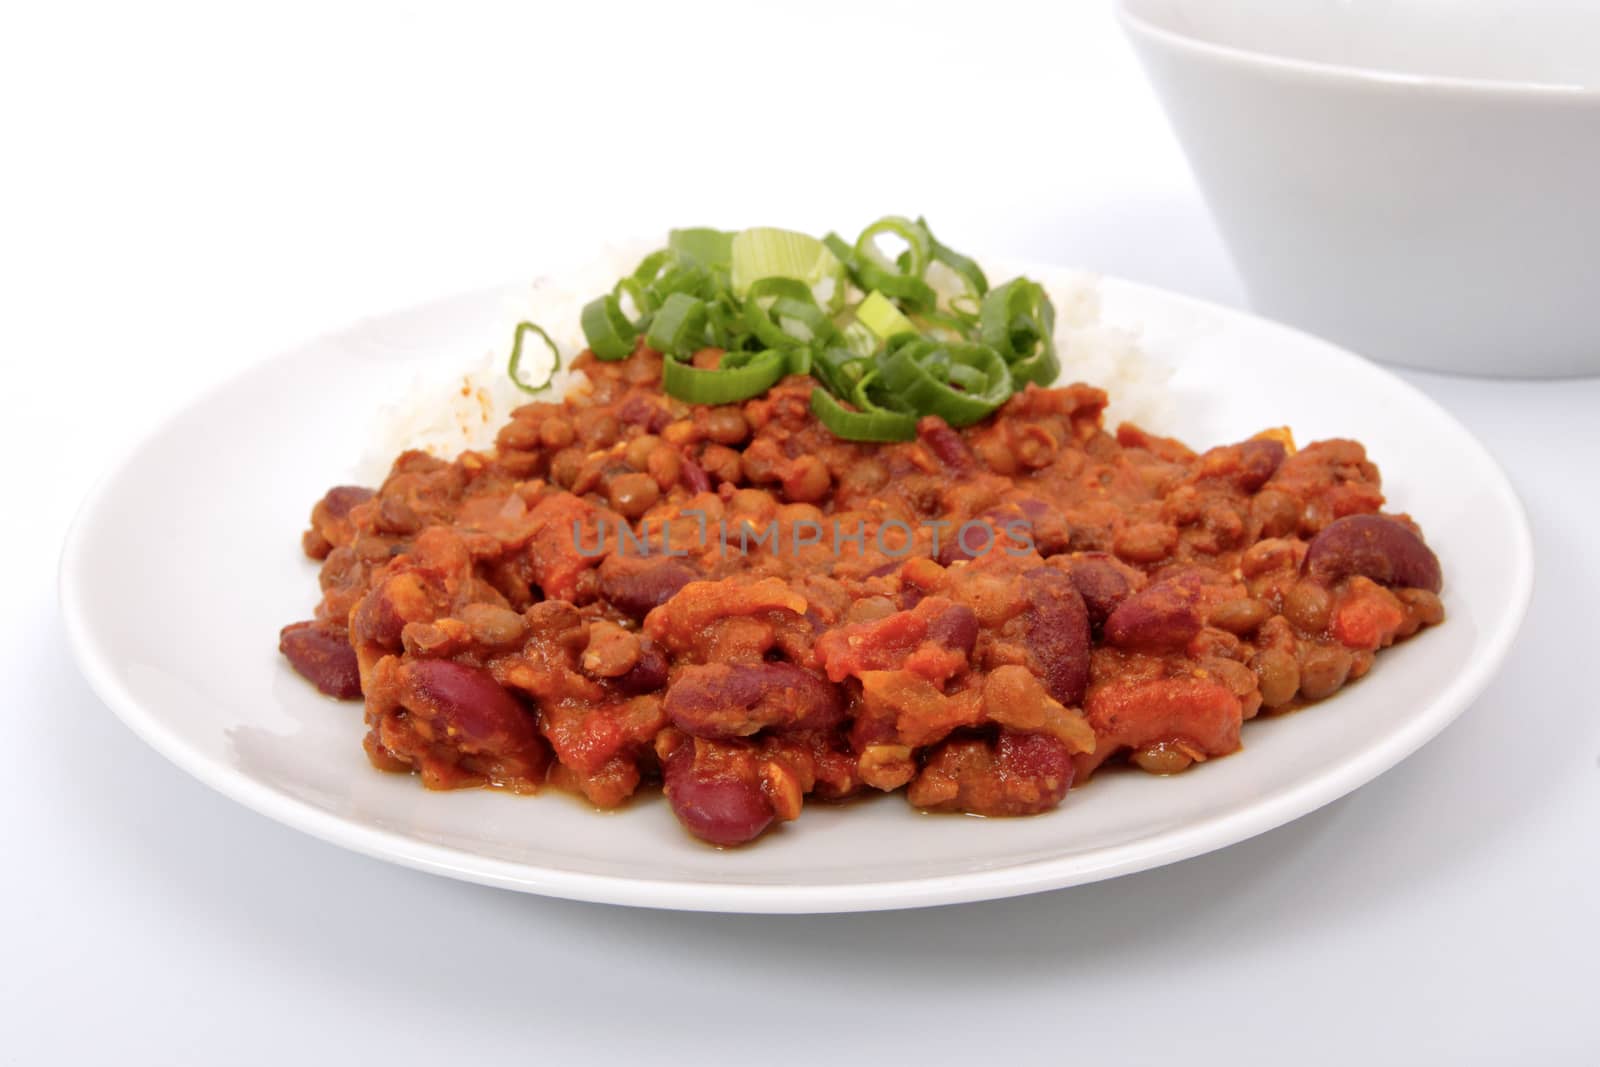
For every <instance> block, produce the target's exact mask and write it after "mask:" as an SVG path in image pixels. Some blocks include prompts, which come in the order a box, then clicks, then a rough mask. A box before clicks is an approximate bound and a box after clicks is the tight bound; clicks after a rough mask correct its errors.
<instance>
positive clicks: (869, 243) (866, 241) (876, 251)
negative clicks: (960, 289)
mask: <svg viewBox="0 0 1600 1067" xmlns="http://www.w3.org/2000/svg"><path fill="white" fill-rule="evenodd" d="M885 233H892V234H894V235H895V236H896V237H899V238H900V239H901V240H903V241H905V242H906V250H905V251H904V252H903V253H901V254H900V256H899V257H897V258H896V259H895V260H893V261H891V260H890V259H889V257H888V256H887V255H886V254H884V252H883V250H882V249H881V248H879V247H878V243H877V238H878V235H879V234H885ZM932 251H933V243H932V239H931V238H930V237H929V235H928V231H927V230H926V229H924V228H923V227H921V226H919V225H917V224H916V223H914V222H912V221H911V220H910V219H906V218H902V217H900V216H898V215H886V216H884V217H883V218H881V219H879V220H878V221H877V222H874V223H873V224H872V225H870V226H868V227H867V228H866V229H864V230H862V231H861V236H860V237H857V238H856V244H855V248H854V249H853V252H854V256H853V257H852V266H853V268H854V276H855V279H856V282H857V284H859V285H860V286H861V287H862V288H863V289H869V290H870V289H876V290H878V291H879V292H881V293H883V294H884V295H885V296H892V297H894V298H895V299H897V300H901V301H904V302H905V303H906V305H907V306H908V307H911V308H912V309H914V310H916V309H921V308H931V307H933V305H934V304H935V303H937V302H938V294H937V293H935V292H934V290H933V286H931V285H929V284H928V283H927V282H926V281H924V280H923V277H922V276H923V274H924V273H926V272H927V269H928V259H929V256H930V255H931V254H932Z"/></svg>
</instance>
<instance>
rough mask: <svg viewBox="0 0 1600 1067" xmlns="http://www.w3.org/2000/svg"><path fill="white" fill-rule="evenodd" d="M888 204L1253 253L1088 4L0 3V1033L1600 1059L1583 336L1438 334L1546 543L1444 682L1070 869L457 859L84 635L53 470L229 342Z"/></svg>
mask: <svg viewBox="0 0 1600 1067" xmlns="http://www.w3.org/2000/svg"><path fill="white" fill-rule="evenodd" d="M890 211H902V212H906V213H916V212H922V213H925V214H927V215H928V216H929V217H930V218H931V219H933V220H934V221H935V222H936V223H937V225H938V229H939V232H940V233H941V235H942V236H944V237H945V239H946V240H948V241H949V242H950V243H952V244H954V245H956V246H957V247H964V248H965V247H970V248H974V249H982V250H984V251H986V252H990V253H993V254H997V255H1016V256H1026V257H1032V258H1036V259H1043V260H1054V261H1060V262H1067V263H1073V264H1083V265H1088V266H1093V267H1096V268H1099V269H1102V270H1105V271H1107V272H1111V273H1119V274H1123V275H1126V276H1129V277H1132V278H1135V279H1139V280H1144V281H1151V282H1155V283H1157V284H1161V285H1165V286H1168V287H1170V288H1173V289H1177V290H1180V291H1183V292H1188V293H1193V294H1196V295H1200V296H1204V297H1208V298H1212V299H1216V300H1220V301H1222V302H1224V303H1231V304H1239V303H1242V302H1243V300H1244V293H1243V290H1242V288H1241V287H1240V285H1239V282H1238V280H1237V279H1236V277H1235V276H1234V274H1233V273H1232V271H1231V268H1230V267H1229V265H1228V262H1227V258H1226V254H1225V252H1224V250H1223V248H1222V246H1221V244H1220V243H1219V240H1218V237H1217V235H1216V233H1215V232H1214V230H1213V229H1212V227H1211V225H1210V223H1209V221H1208V220H1207V217H1206V215H1205V212H1204V208H1203V205H1202V203H1201V201H1200V199H1199V197H1198V194H1197V192H1196V191H1195V189H1194V187H1193V184H1192V180H1191V178H1190V176H1189V173H1188V171H1187V169H1186V167H1185V165H1184V162H1183V159H1182V156H1181V154H1180V153H1179V151H1178V149H1177V146H1176V144H1175V143H1174V142H1173V140H1172V138H1171V136H1170V134H1169V133H1168V130H1167V128H1166V125H1165V123H1164V122H1163V120H1162V117H1161V114H1160V111H1159V109H1158V107H1157V105H1156V103H1155V101H1154V99H1153V98H1152V96H1151V95H1150V93H1149V92H1148V90H1147V89H1146V87H1145V86H1144V84H1143V81H1142V79H1141V77H1140V74H1139V71H1138V68H1137V66H1136V65H1135V63H1134V61H1133V59H1132V57H1131V55H1130V54H1129V52H1128V50H1127V48H1126V46H1125V44H1124V42H1123V40H1122V38H1121V36H1120V34H1119V33H1118V32H1117V30H1116V27H1115V25H1114V23H1113V21H1112V18H1111V16H1110V12H1109V11H1108V10H1107V7H1106V5H1103V4H1101V3H1098V2H1095V3H1089V2H1074V3H1067V2H1057V3H1053V4H1049V5H1039V6H1037V7H1029V6H1026V5H1022V4H1017V3H1009V2H995V0H991V2H987V3H982V4H976V3H968V4H939V5H933V4H918V5H910V4H903V5H893V6H890V5H882V6H876V7H867V6H866V5H839V6H832V5H827V4H818V3H808V4H803V5H802V4H785V5H770V6H768V5H755V4H748V5H732V4H730V5H726V6H720V7H719V6H712V5H700V4H690V3H655V4H650V5H641V6H638V7H634V6H631V5H629V6H624V5H621V4H612V3H605V4H600V3H596V4H593V5H586V6H584V7H583V8H582V10H581V11H580V10H578V9H577V6H576V5H573V6H570V7H569V6H563V7H562V8H561V9H559V10H551V11H541V10H538V9H537V8H536V7H535V6H534V5H532V4H522V5H516V6H515V7H511V6H509V5H508V6H507V7H504V8H493V9H480V8H477V7H475V6H469V5H449V10H448V11H447V10H446V5H439V6H438V7H436V8H423V7H421V6H418V5H412V4H401V3H382V4H379V3H373V4H366V5H361V6H352V5H343V4H326V3H317V4H299V3H282V2H280V3H273V4H260V5H251V6H249V7H246V6H244V5H224V4H215V3H212V4H204V5H202V4H195V5H192V6H190V5H175V4H169V3H140V4H119V5H114V6H113V5H107V6H104V7H90V6H85V5H78V4H55V5H43V4H40V5H33V6H32V7H31V8H30V9H29V10H26V11H23V10H17V9H16V8H15V7H7V9H6V13H4V14H0V331H3V335H0V368H3V370H0V444H3V446H4V450H5V452H4V454H5V459H4V462H5V464H6V467H5V474H4V500H5V503H4V512H3V516H4V518H3V522H0V542H3V544H0V549H3V554H0V560H3V563H4V586H3V587H4V590H5V594H6V596H5V606H4V609H3V613H0V626H3V629H0V684H3V686H4V688H3V690H0V691H3V694H4V695H3V697H0V709H3V712H4V715H5V718H4V726H5V733H6V739H5V744H4V746H3V749H0V751H3V755H0V847H3V851H0V855H3V856H4V860H3V863H0V964H3V965H0V1062H6V1063H13V1062H14V1063H18V1064H30V1065H31V1064H37V1063H56V1062H59V1063H106V1062H115V1063H118V1064H144V1063H150V1064H164V1065H165V1064H174V1063H190V1062H193V1063H263V1064H265V1063H284V1062H353V1058H354V1057H362V1058H363V1062H364V1061H365V1059H366V1058H369V1057H370V1059H372V1060H374V1061H376V1060H378V1059H380V1057H381V1058H382V1060H383V1061H385V1062H390V1063H403V1062H411V1061H417V1062H423V1061H427V1062H450V1063H456V1062H468V1061H477V1062H516V1063H521V1062H527V1063H541V1062H543V1063H570V1062H575V1061H577V1058H578V1057H579V1056H600V1057H607V1058H609V1057H612V1056H629V1057H639V1058H641V1059H643V1058H646V1057H648V1058H650V1059H651V1060H658V1061H662V1062H688V1061H691V1060H694V1061H701V1062H704V1061H711V1062H720V1061H725V1060H730V1059H734V1058H737V1059H739V1060H741V1061H746V1062H752V1063H762V1064H769V1063H771V1064H775V1063H784V1062H806V1063H812V1064H816V1063H841V1062H867V1061H878V1062H890V1061H891V1058H892V1061H893V1062H904V1061H905V1060H906V1058H907V1057H916V1059H917V1060H922V1059H931V1060H934V1061H939V1060H949V1061H969V1062H993V1061H995V1060H997V1059H998V1058H999V1057H1001V1056H1005V1055H1013V1054H1021V1055H1024V1056H1026V1057H1027V1059H1028V1061H1029V1062H1113V1063H1116V1062H1128V1061H1149V1062H1161V1063H1173V1062H1183V1063H1187V1064H1204V1063H1237V1062H1240V1061H1246V1062H1250V1061H1264V1062H1273V1063H1295V1062H1301V1063H1324V1062H1326V1063H1340V1064H1344V1063H1348V1062H1351V1061H1352V1060H1358V1061H1360V1062H1395V1063H1442V1062H1451V1063H1463V1062H1485V1063H1494V1062H1511V1061H1520V1062H1535V1061H1536V1060H1537V1061H1538V1062H1546V1063H1563V1062H1570V1063H1583V1062H1590V1063H1592V1062H1595V1060H1596V1057H1597V1056H1600V1036H1597V1024H1596V1019H1595V1007H1596V1001H1597V991H1600V964H1597V958H1600V902H1597V901H1600V898H1597V894H1596V879H1597V877H1600V716H1597V715H1596V711H1597V707H1596V703H1597V702H1596V700H1595V697H1594V693H1595V682H1594V677H1595V676H1594V674H1593V673H1592V672H1593V671H1594V669H1595V663H1596V650H1595V647H1594V641H1595V636H1596V627H1595V623H1594V615H1595V612H1596V611H1597V610H1600V608H1597V605H1600V567H1597V565H1596V563H1595V562H1594V560H1593V558H1592V556H1591V555H1590V554H1589V546H1590V545H1591V544H1592V543H1593V540H1594V535H1593V533H1592V532H1591V531H1592V530H1593V528H1594V527H1595V526H1596V524H1597V523H1600V507H1597V505H1596V504H1595V501H1594V494H1595V492H1596V489H1597V488H1600V487H1597V485H1596V476H1595V469H1596V460H1600V431H1597V429H1596V423H1595V412H1596V410H1597V405H1600V380H1590V381H1585V382H1567V383H1546V384H1507V383H1495V382H1486V381H1470V380H1461V379H1450V378H1444V377H1437V376H1428V375H1420V374H1411V375H1408V377H1409V378H1410V379H1411V380H1412V381H1414V382H1417V383H1418V384H1419V385H1421V386H1422V387H1423V388H1424V389H1426V390H1427V391H1428V392H1430V393H1431V394H1432V395H1433V396H1435V397H1436V398H1438V399H1439V400H1440V401H1442V402H1443V403H1444V404H1445V405H1446V406H1447V407H1449V408H1450V409H1451V410H1452V411H1454V412H1455V413H1456V414H1457V415H1458V416H1459V417H1460V418H1461V419H1462V420H1463V421H1464V422H1465V423H1466V424H1467V425H1468V426H1469V427H1470V428H1472V429H1473V430H1474V431H1475V432H1476V433H1478V434H1479V435H1481V437H1482V438H1483V440H1484V441H1485V442H1486V443H1487V444H1488V446H1489V447H1490V448H1491V450H1493V451H1494V452H1495V453H1496V454H1497V455H1498V456H1499V457H1500V459H1501V461H1502V462H1503V463H1504V464H1505V465H1506V467H1507V468H1508V470H1509V471H1510V474H1511V476H1512V479H1513V481H1514V482H1515V483H1516V484H1517V486H1518V488H1519V490H1520V491H1521V493H1522V494H1523V496H1524V499H1525V501H1526V503H1527V506H1528V510H1529V513H1530V516H1531V518H1532V522H1533V526H1534V533H1535V539H1536V542H1537V550H1538V553H1539V567H1540V575H1539V587H1538V590H1537V593H1536V596H1535V600H1534V605H1533V609H1532V614H1531V615H1530V617H1529V620H1528V623H1527V625H1526V628H1525V629H1524V631H1523V635H1522V638H1521V640H1520V642H1519V644H1518V647H1517V648H1516V650H1515V651H1514V653H1513V655H1512V658H1511V660H1510V661H1509V663H1508V664H1507V665H1506V667H1505V669H1504V671H1503V672H1502V674H1501V675H1500V677H1499V678H1498V680H1497V681H1496V682H1495V683H1494V684H1493V685H1492V686H1491V687H1490V689H1489V690H1488V692H1487V693H1486V694H1485V696H1484V697H1483V698H1482V699H1481V700H1480V701H1479V702H1478V704H1477V705H1476V706H1475V707H1474V708H1472V709H1471V710H1470V711H1469V712H1468V713H1467V714H1466V715H1465V716H1464V717H1463V718H1462V719H1461V720H1460V722H1459V723H1458V724H1457V725H1455V726H1454V727H1452V728H1451V729H1450V730H1448V731H1447V732H1446V733H1445V734H1444V735H1443V736H1442V737H1440V738H1439V739H1438V740H1437V741H1435V742H1434V743H1433V744H1431V745H1429V746H1428V747H1427V748H1426V749H1424V750H1423V751H1422V752H1421V753H1419V754H1418V755H1416V756H1415V757H1413V758H1412V759H1410V760H1409V761H1407V762H1406V763H1405V764H1403V765H1402V766H1401V767H1399V768H1398V769H1396V770H1394V771H1392V772H1390V773H1389V774H1387V775H1385V776H1384V777H1383V778H1381V779H1379V780H1378V781H1377V782H1375V783H1373V784H1372V785H1370V786H1368V787H1366V788H1364V789H1362V790H1360V791H1359V792H1358V793H1357V794H1355V795H1353V796H1351V797H1349V798H1347V799H1345V800H1343V801H1340V802H1338V803H1335V804H1333V805H1331V806H1330V807H1328V808H1326V809H1324V810H1322V811H1320V812H1317V813H1316V814H1313V815H1311V816H1309V817H1307V818H1305V819H1302V820H1300V821H1299V822H1297V823H1294V824H1292V825H1290V826H1288V827H1285V828H1283V829H1280V830H1277V831H1275V832H1273V833H1270V834H1267V835H1265V836H1263V837H1260V838H1257V839H1255V840H1253V841H1250V842H1247V843H1244V844H1241V845H1238V846H1235V847H1233V848H1231V849H1227V850H1225V851H1223V852H1221V853H1217V854H1213V855H1210V856H1206V857H1202V858H1200V859H1196V860H1192V861H1189V862H1187V863H1183V864H1179V865H1177V866H1174V867H1170V868H1167V869H1163V870H1158V871H1153V872H1149V873H1146V874H1141V875H1136V876H1132V877H1128V878H1123V879H1120V880H1117V881H1113V882H1109V883H1102V884H1099V885H1094V886H1088V887H1084V888H1078V889H1073V890H1067V891H1063V892H1058V893H1052V894H1046V895H1041V896H1036V897H1031V898H1025V899H1019V900H1012V901H1004V902H997V903H993V904H980V905H963V906H959V907H951V908H944V909H936V910H928V911H922V912H908V913H898V914H880V915H865V916H853V917H806V918H759V917H726V916H714V915H677V914H669V913H654V912H643V911H626V910H622V909H615V908H607V907H601V906H591V905H580V904H571V903H565V902H560V901H550V900H541V899H537V898H532V897H522V896H517V895H514V894H510V893H505V892H499V891H495V890H489V889H483V888H478V887H474V886H468V885H461V884H455V883H452V882H447V881H443V880H439V879H435V878H431V877H428V876H425V875H422V874H417V873H413V872H410V871H405V870H401V869H398V868H393V867H389V866H385V865H383V864H381V863H378V862H376V861H373V860H368V859H365V858H362V857H358V856H355V855H352V854H348V853H344V852H341V851H339V850H337V849H335V848H333V847H331V846H329V845H325V844H322V843H319V842H317V841H313V840H311V839H309V838H306V837H303V836H300V835H298V834H296V833H294V832H293V831H290V830H288V829H285V828H283V827H280V826H278V825H276V824H273V823H270V822H268V821H266V820H265V819H263V818H261V817H259V816H256V815H254V814H252V813H250V812H247V811H245V810H244V809H242V808H239V807H237V806H235V805H233V804H232V803H230V802H228V801H225V800H223V799H222V798H221V797H219V796H216V795H214V794H213V793H211V792H210V791H208V790H207V789H206V788H204V787H203V786H201V785H199V784H197V783H196V782H194V781H192V780H190V779H188V778H187V777H185V776H184V775H183V774H182V773H181V772H179V771H177V770H176V769H174V768H173V767H171V766H169V765H168V764H167V763H165V762H164V761H163V760H162V759H161V758H160V757H158V756H157V755H155V754H154V753H153V752H151V751H150V750H148V749H146V748H145V747H144V746H143V745H141V744H140V743H139V742H138V741H136V740H135V739H134V737H133V736H132V735H131V734H130V733H129V732H128V731H127V730H126V729H124V728H123V727H122V726H121V725H120V724H119V723H118V722H117V721H116V720H115V719H114V718H113V717H112V716H111V714H110V713H109V712H107V711H106V710H105V709H104V708H103V707H102V706H101V705H100V704H99V703H98V702H97V701H96V700H95V699H94V698H93V697H92V696H91V695H90V693H89V692H88V689H87V688H86V686H85V684H84V683H83V681H82V680H81V679H80V678H79V676H78V675H77V673H76V671H75V669H74V668H73V665H72V663H71V661H70V658H69V656H68V653H67V650H66V646H65V642H64V637H63V633H62V628H61V623H60V619H59V613H58V609H57V605H56V599H55V590H54V567H55V561H56V557H57V554H58V551H59V546H60V542H61V537H62V535H63V533H64V531H65V529H66V525H67V522H68V520H69V518H70V515H71V512H72V510H73V508H74V507H75V505H76V503H77V501H78V500H79V499H80V498H81V496H82V494H83V492H84V491H85V490H86V488H87V487H88V485H89V483H90V481H91V479H92V478H93V476H94V475H95V473H96V472H97V470H98V469H99V468H100V467H101V466H102V465H103V464H104V463H105V462H106V460H107V459H108V457H109V456H110V455H112V454H114V453H115V452H116V450H117V449H118V448H120V447H122V446H123V444H124V443H125V442H128V441H130V440H132V439H133V438H134V436H135V435H136V433H137V432H138V431H140V430H141V429H142V428H144V427H147V426H149V425H151V424H153V423H154V422H155V421H157V420H159V418H160V417H161V416H162V413H163V412H164V411H166V410H169V409H171V408H172V407H174V406H175V405H177V404H179V403H181V402H183V401H184V400H185V399H186V398H187V397H189V396H192V395H193V394H194V393H195V392H197V391H198V390H199V389H200V388H201V387H202V386H203V385H204V384H205V383H207V382H210V381H213V380H216V379H219V378H221V377H224V376H226V375H229V374H231V373H232V372H234V371H235V370H236V369H237V368H239V367H241V366H243V365H244V364H246V363H248V362H250V361H253V360H256V359H260V358H265V357H267V356H269V355H270V354H272V353H273V352H274V351H275V350H277V349H280V348H282V347H285V346H287V345H288V344H290V343H292V342H294V341H296V340H298V339H301V338H303V337H305V336H308V335H310V334H314V333H317V332H320V331H322V330H324V329H327V328H331V327H334V326H337V325H339V324H341V323H342V322H343V321H346V320H349V319H351V318H354V317H356V316H358V315H361V314H364V313H368V312H375V311H380V310H384V309H387V308H390V307H395V306H400V305H404V304H406V303H409V302H412V301H416V300H420V299H423V298H427V297H431V296H435V295H438V294H440V293H443V292H448V291H454V290H460V289H465V288H470V287H473V286H477V285H480V284H485V283H493V282H501V281H505V280H508V279H516V278H519V277H523V276H525V275H526V274H527V263H528V261H529V259H530V257H531V256H532V255H533V254H534V253H535V252H538V253H539V254H540V255H541V256H542V257H547V256H549V255H553V254H561V255H565V254H568V253H571V254H581V252H582V250H583V248H584V245H585V243H586V242H588V241H590V240H592V239H593V238H594V237H595V236H596V235H605V236H627V235H630V234H634V233H639V232H650V231H654V230H657V229H661V228H664V227H666V226H668V225H671V224H685V223H699V222H710V223H717V224H724V225H740V224H749V223H757V222H762V223H779V224H791V225H796V226H803V227H810V228H817V229H821V228H826V227H830V226H835V227H838V228H840V229H845V230H848V229H852V228H854V227H856V226H858V225H860V224H861V223H862V222H864V221H866V220H868V219H869V218H871V217H874V216H876V215H878V214H882V213H885V212H890ZM316 387H317V383H316V382H315V381H307V382H306V383H305V388H306V389H307V390H314V389H316ZM285 432H286V433H292V432H294V428H293V426H292V424H288V425H286V426H285ZM226 445H227V442H226V441H218V442H217V446H218V447H219V448H225V447H226ZM129 565H130V566H137V565H138V561H137V560H130V561H129ZM219 595H224V596H225V595H226V590H221V591H219ZM205 625H206V620H205V608H204V605H196V616H195V629H194V632H192V633H187V634H175V635H173V640H175V641H185V642H189V643H192V644H193V645H194V646H195V654H196V655H203V654H204V631H205Z"/></svg>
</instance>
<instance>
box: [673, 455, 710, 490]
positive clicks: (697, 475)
mask: <svg viewBox="0 0 1600 1067" xmlns="http://www.w3.org/2000/svg"><path fill="white" fill-rule="evenodd" d="M680 477H682V479H683V484H684V485H685V486H687V487H688V489H689V492H691V493H709V492H710V491H711V475H709V474H707V473H706V469H705V468H704V467H702V466H700V464H698V463H696V462H695V461H694V460H692V459H688V458H685V459H684V461H683V472H682V474H681V475H680Z"/></svg>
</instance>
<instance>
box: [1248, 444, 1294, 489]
mask: <svg viewBox="0 0 1600 1067" xmlns="http://www.w3.org/2000/svg"><path fill="white" fill-rule="evenodd" d="M1288 455H1289V452H1288V449H1286V448H1284V447H1283V442H1282V441H1274V440H1272V439H1271V438H1266V437H1263V438H1257V439H1255V440H1253V441H1245V442H1244V443H1243V444H1241V445H1240V446H1239V469H1238V471H1237V472H1236V473H1235V474H1234V482H1235V484H1237V485H1238V486H1239V488H1240V489H1243V490H1244V491H1245V492H1247V493H1253V492H1255V491H1256V490H1257V489H1260V488H1261V487H1262V486H1263V485H1266V484H1267V482H1268V481H1269V480H1271V478H1272V476H1273V475H1274V474H1276V473H1278V468H1279V467H1281V466H1283V461H1284V460H1285V459H1286V458H1288Z"/></svg>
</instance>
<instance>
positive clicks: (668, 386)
mask: <svg viewBox="0 0 1600 1067" xmlns="http://www.w3.org/2000/svg"><path fill="white" fill-rule="evenodd" d="M730 364H731V365H730ZM787 366H788V360H787V358H786V357H785V356H784V354H783V353H782V352H779V351H777V350H775V349H771V348H767V349H763V350H761V351H760V352H729V353H727V354H726V355H724V356H723V357H722V363H721V365H719V366H718V367H717V368H716V369H715V370H701V369H700V368H699V367H696V366H694V365H693V364H691V363H680V362H679V361H677V360H675V359H669V360H667V361H666V362H665V363H664V364H662V368H661V387H662V389H664V390H665V391H666V392H667V394H668V395H669V396H675V397H677V398H678V399H679V400H684V401H687V402H688V403H690V404H731V403H733V402H734V401H737V400H748V399H750V398H751V397H753V396H760V395H761V394H762V393H764V392H766V391H767V390H768V389H771V388H772V387H773V386H774V385H776V384H777V383H778V381H779V379H781V378H782V377H783V375H784V371H785V369H786V368H787Z"/></svg>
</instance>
